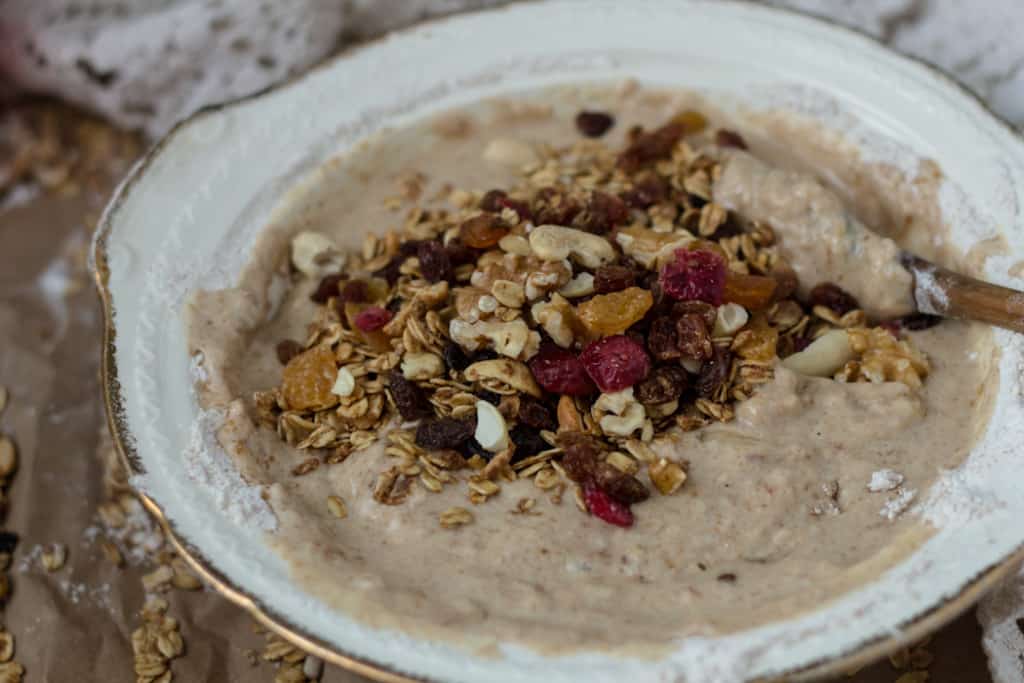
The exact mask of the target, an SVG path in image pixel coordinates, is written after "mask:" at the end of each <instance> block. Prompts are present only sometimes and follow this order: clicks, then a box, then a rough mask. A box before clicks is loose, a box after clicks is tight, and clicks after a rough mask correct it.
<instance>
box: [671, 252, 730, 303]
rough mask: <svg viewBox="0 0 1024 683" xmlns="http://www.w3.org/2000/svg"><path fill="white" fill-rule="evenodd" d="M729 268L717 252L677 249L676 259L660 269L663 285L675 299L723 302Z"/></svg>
mask: <svg viewBox="0 0 1024 683" xmlns="http://www.w3.org/2000/svg"><path fill="white" fill-rule="evenodd" d="M726 275H727V270H726V267H725V260H724V259H723V258H722V257H721V256H719V255H718V254H717V253H716V252H714V251H704V250H696V251H691V250H689V249H677V250H676V252H675V259H674V260H672V261H670V262H669V263H667V264H665V267H664V268H662V269H661V277H660V281H661V286H662V288H664V290H665V293H666V294H668V295H669V296H670V297H672V298H673V299H679V300H681V301H694V300H697V301H704V302H706V303H709V304H712V305H714V306H718V305H720V304H721V303H722V291H723V290H724V288H725V278H726Z"/></svg>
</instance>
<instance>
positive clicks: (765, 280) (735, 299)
mask: <svg viewBox="0 0 1024 683" xmlns="http://www.w3.org/2000/svg"><path fill="white" fill-rule="evenodd" d="M777 285H778V283H777V282H776V281H775V278H771V277H764V276H761V275H744V274H743V273H729V277H727V278H726V280H725V290H724V291H723V292H722V299H723V300H724V301H725V302H726V303H732V304H739V305H740V306H742V307H743V308H745V309H747V310H748V311H756V310H759V309H762V308H766V307H767V306H768V304H770V303H771V302H772V297H773V296H774V295H775V288H776V287H777Z"/></svg>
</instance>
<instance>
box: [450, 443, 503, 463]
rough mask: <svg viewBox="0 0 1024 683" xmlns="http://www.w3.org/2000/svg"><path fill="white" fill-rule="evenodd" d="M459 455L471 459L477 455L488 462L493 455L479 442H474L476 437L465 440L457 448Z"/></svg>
mask: <svg viewBox="0 0 1024 683" xmlns="http://www.w3.org/2000/svg"><path fill="white" fill-rule="evenodd" d="M458 451H459V453H461V454H462V455H463V456H464V457H466V458H467V459H468V458H472V457H473V456H474V455H479V456H480V457H481V458H483V459H484V460H488V461H489V460H490V459H491V458H493V457H494V455H495V454H494V453H491V452H490V451H489V450H487V449H486V448H484V447H483V446H481V445H480V442H479V441H477V440H476V437H473V438H471V439H466V441H464V442H463V443H462V444H461V445H460V446H459V448H458Z"/></svg>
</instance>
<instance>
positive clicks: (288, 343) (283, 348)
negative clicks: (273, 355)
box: [276, 339, 303, 365]
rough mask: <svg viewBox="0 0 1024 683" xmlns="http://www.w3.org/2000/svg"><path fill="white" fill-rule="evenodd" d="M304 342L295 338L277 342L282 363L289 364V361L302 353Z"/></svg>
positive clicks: (279, 359)
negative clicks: (301, 342)
mask: <svg viewBox="0 0 1024 683" xmlns="http://www.w3.org/2000/svg"><path fill="white" fill-rule="evenodd" d="M302 348H303V347H302V344H300V343H299V342H297V341H295V340H294V339H282V340H281V341H279V342H278V343H277V348H276V351H277V360H278V361H280V363H281V365H288V361H290V360H291V359H292V358H295V356H297V355H299V354H300V353H302Z"/></svg>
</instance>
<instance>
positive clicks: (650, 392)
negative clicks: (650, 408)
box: [634, 365, 690, 405]
mask: <svg viewBox="0 0 1024 683" xmlns="http://www.w3.org/2000/svg"><path fill="white" fill-rule="evenodd" d="M689 383H690V380H689V377H688V376H687V374H686V371H685V370H683V369H682V368H680V367H676V366H672V365H662V366H661V367H657V368H654V370H652V371H651V374H649V375H647V379H645V380H644V381H642V382H640V383H639V384H637V385H636V387H635V388H634V393H635V395H636V400H638V401H640V402H641V403H643V404H644V405H655V404H658V403H668V402H669V401H675V400H677V399H678V398H679V397H680V396H682V395H683V392H684V391H686V387H687V385H688V384H689Z"/></svg>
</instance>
